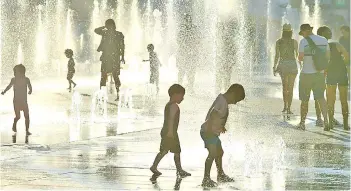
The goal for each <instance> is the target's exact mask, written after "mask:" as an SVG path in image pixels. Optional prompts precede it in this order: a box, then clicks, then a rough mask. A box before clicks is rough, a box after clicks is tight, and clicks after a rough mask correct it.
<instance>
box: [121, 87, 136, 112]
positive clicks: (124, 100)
mask: <svg viewBox="0 0 351 191" xmlns="http://www.w3.org/2000/svg"><path fill="white" fill-rule="evenodd" d="M120 95H121V96H120V98H119V100H118V108H119V109H120V108H121V107H125V108H129V109H132V108H133V91H132V89H131V88H124V89H123V90H122V91H121V93H120Z"/></svg>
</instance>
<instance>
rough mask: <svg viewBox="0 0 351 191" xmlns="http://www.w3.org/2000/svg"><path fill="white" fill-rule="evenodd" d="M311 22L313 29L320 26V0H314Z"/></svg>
mask: <svg viewBox="0 0 351 191" xmlns="http://www.w3.org/2000/svg"><path fill="white" fill-rule="evenodd" d="M312 19H313V23H312V26H313V27H314V29H316V30H317V29H318V28H319V27H321V6H320V0H314V10H313V16H312Z"/></svg>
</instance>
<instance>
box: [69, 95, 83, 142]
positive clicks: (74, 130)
mask: <svg viewBox="0 0 351 191" xmlns="http://www.w3.org/2000/svg"><path fill="white" fill-rule="evenodd" d="M81 104H82V96H81V95H80V93H79V92H76V91H74V92H73V95H72V104H71V115H70V122H69V131H70V133H69V136H70V141H76V140H78V139H79V136H80V124H81V117H80V107H81Z"/></svg>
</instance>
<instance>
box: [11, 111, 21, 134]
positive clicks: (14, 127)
mask: <svg viewBox="0 0 351 191" xmlns="http://www.w3.org/2000/svg"><path fill="white" fill-rule="evenodd" d="M20 118H21V113H20V110H18V109H17V108H16V107H15V118H14V119H13V124H12V131H13V132H17V121H18V120H19V119H20Z"/></svg>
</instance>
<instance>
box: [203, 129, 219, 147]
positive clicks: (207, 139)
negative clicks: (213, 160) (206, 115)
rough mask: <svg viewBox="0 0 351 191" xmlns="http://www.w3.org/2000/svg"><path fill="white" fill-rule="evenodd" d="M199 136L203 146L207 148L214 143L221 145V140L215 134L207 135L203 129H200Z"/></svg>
mask: <svg viewBox="0 0 351 191" xmlns="http://www.w3.org/2000/svg"><path fill="white" fill-rule="evenodd" d="M200 136H201V138H202V140H203V141H204V143H205V148H208V145H216V146H217V147H220V146H222V143H221V140H220V139H219V137H218V136H217V135H214V134H213V135H208V134H206V133H205V132H203V131H200Z"/></svg>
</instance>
